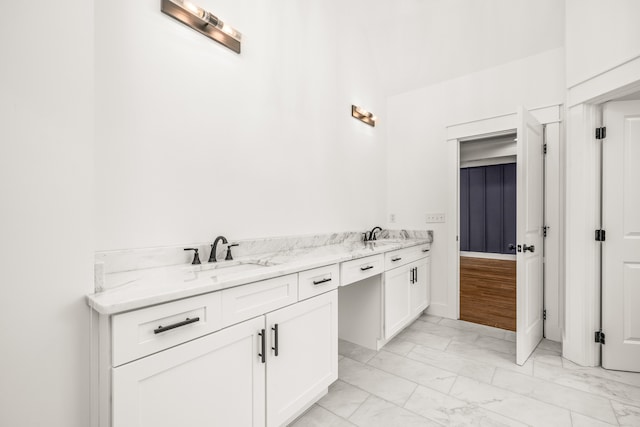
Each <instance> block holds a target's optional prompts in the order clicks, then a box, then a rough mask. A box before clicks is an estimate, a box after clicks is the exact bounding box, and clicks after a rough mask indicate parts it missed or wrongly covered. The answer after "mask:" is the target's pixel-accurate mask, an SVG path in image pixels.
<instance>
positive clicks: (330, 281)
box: [298, 264, 340, 300]
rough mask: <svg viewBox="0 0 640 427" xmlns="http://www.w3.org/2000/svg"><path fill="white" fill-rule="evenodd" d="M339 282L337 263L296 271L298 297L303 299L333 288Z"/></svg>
mask: <svg viewBox="0 0 640 427" xmlns="http://www.w3.org/2000/svg"><path fill="white" fill-rule="evenodd" d="M339 284H340V267H339V266H338V264H333V265H328V266H326V267H319V268H314V269H313V270H307V271H303V272H301V273H298V298H299V299H301V300H303V299H307V298H310V297H312V296H315V295H319V294H322V293H324V292H327V291H330V290H332V289H335V288H337V287H338V285H339Z"/></svg>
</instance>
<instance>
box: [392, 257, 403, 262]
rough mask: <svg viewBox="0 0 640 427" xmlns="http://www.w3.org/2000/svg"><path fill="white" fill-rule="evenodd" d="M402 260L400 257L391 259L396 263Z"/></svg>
mask: <svg viewBox="0 0 640 427" xmlns="http://www.w3.org/2000/svg"><path fill="white" fill-rule="evenodd" d="M401 259H402V258H400V257H399V256H398V257H395V258H391V261H393V262H396V261H400V260H401Z"/></svg>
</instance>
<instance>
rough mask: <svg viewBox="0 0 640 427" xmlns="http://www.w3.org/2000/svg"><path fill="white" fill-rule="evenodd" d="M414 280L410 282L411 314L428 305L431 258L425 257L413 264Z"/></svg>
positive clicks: (414, 314) (418, 312) (417, 312)
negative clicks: (414, 270)
mask: <svg viewBox="0 0 640 427" xmlns="http://www.w3.org/2000/svg"><path fill="white" fill-rule="evenodd" d="M414 265H415V267H414V268H415V269H416V273H415V281H414V283H413V284H411V315H412V316H417V315H418V314H420V312H422V311H424V310H425V309H426V308H427V307H428V306H429V296H430V286H429V285H430V279H429V275H430V269H431V268H430V267H431V258H430V257H427V258H424V259H421V260H420V261H417V262H416V263H415V264H414Z"/></svg>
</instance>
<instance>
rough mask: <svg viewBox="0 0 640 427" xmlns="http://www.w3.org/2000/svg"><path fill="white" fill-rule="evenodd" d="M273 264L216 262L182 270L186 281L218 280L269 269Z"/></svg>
mask: <svg viewBox="0 0 640 427" xmlns="http://www.w3.org/2000/svg"><path fill="white" fill-rule="evenodd" d="M273 265H274V264H272V263H267V262H255V261H230V262H217V263H208V264H201V265H191V266H189V267H185V268H184V272H185V276H186V280H193V279H197V278H198V277H202V276H203V275H204V276H205V277H210V278H212V279H213V278H218V277H221V276H230V275H234V274H238V273H244V272H246V271H251V270H257V269H261V268H265V267H271V266H273Z"/></svg>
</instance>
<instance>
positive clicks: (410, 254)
mask: <svg viewBox="0 0 640 427" xmlns="http://www.w3.org/2000/svg"><path fill="white" fill-rule="evenodd" d="M430 249H431V245H430V244H428V243H427V244H424V245H419V246H412V247H410V248H404V249H398V250H396V251H391V252H387V253H386V254H384V268H385V270H391V269H393V268H396V267H400V266H401V265H405V264H409V263H412V262H413V261H416V260H419V259H420V258H424V257H426V256H429V250H430Z"/></svg>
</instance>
